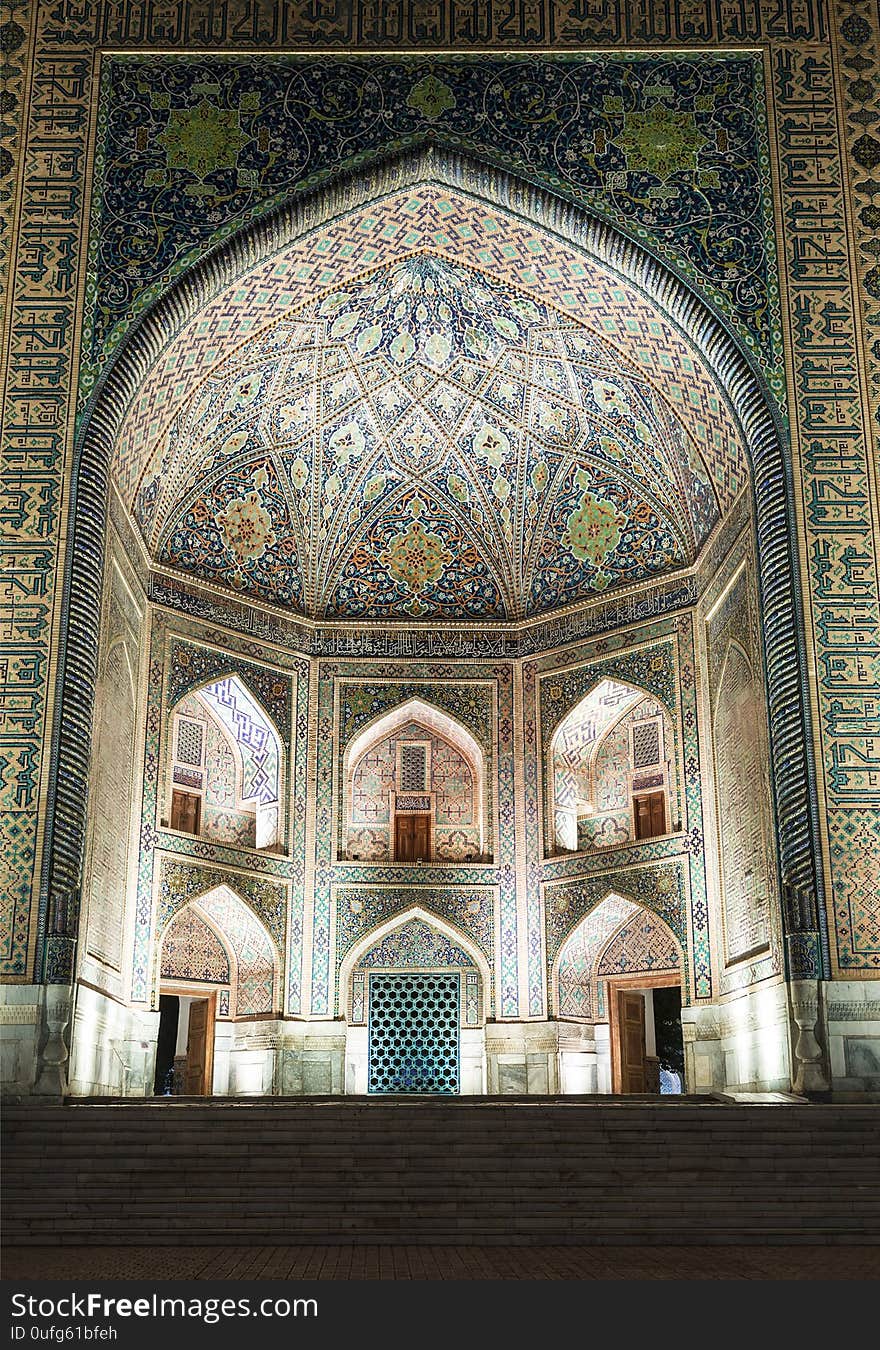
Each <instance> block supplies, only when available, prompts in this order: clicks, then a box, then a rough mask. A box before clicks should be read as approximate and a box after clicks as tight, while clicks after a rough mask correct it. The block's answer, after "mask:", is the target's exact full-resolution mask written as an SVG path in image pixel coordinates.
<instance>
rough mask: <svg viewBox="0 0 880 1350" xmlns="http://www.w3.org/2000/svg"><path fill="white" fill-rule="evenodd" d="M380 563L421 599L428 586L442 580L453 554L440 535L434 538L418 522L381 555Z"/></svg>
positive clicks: (394, 540)
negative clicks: (420, 596)
mask: <svg viewBox="0 0 880 1350" xmlns="http://www.w3.org/2000/svg"><path fill="white" fill-rule="evenodd" d="M379 561H380V562H381V563H382V565H383V566H384V567H387V568H388V571H389V572H390V573H391V575H392V577H394V580H395V581H402V582H403V584H404V585H405V586H406V587H407V588H408V589H409V590H410V591H412V592H413V594H414V595H420V594H421V592H422V591H423V590H424V589H425V587H426V586H429V585H430V584H431V582H433V581H437V580H438V579H439V578H440V577H442V575H443V572H444V570H445V568H446V567H448V566H449V564H450V563H451V562H452V554H451V553H450V552H449V549H448V548H447V547H446V545H445V544H444V543H443V540H442V539H441V538H440V536H439V535H437V534H431V533H430V532H429V531H428V530H426V529H425V527H424V525H423V524H422V523H421V521H419V520H414V521H413V522H412V524H411V525H410V527H409V529H408V530H407V531H406V533H405V534H397V535H395V536H394V538H393V539H392V540H391V543H390V544H389V546H388V548H387V549H385V550H384V551H383V552H382V553H380V554H379Z"/></svg>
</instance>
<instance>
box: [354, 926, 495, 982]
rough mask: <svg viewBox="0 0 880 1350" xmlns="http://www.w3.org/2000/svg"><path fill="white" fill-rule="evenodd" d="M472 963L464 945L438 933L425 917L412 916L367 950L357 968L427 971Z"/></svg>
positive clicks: (469, 966) (465, 965)
mask: <svg viewBox="0 0 880 1350" xmlns="http://www.w3.org/2000/svg"><path fill="white" fill-rule="evenodd" d="M473 964H474V963H473V961H472V960H471V958H470V957H469V956H468V954H467V952H466V951H465V950H464V948H463V947H458V946H456V944H455V943H454V942H451V941H450V940H449V938H448V937H446V935H445V934H443V933H438V932H437V930H436V929H434V928H431V927H430V925H429V924H426V923H425V921H424V919H410V920H409V922H408V923H405V924H403V926H402V927H400V928H395V929H394V930H393V932H391V933H389V934H388V935H387V936H386V937H384V938H382V940H381V942H378V943H377V944H376V946H375V947H371V948H370V949H369V951H367V952H365V953H364V955H363V956H362V957H361V959H360V961H358V963H357V969H358V970H371V969H375V970H382V969H385V970H406V969H407V968H408V967H410V966H412V967H415V968H417V969H424V970H430V969H432V968H433V967H434V966H455V967H457V968H462V969H464V968H471V967H472V966H473Z"/></svg>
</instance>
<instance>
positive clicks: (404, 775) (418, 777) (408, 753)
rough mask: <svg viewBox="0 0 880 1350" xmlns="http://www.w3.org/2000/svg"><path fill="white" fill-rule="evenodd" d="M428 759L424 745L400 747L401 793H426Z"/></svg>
mask: <svg viewBox="0 0 880 1350" xmlns="http://www.w3.org/2000/svg"><path fill="white" fill-rule="evenodd" d="M427 770H428V757H427V755H426V753H425V747H424V746H423V745H402V746H401V747H400V789H399V790H400V791H401V792H426V791H427V788H428V785H427V783H426V781H425V779H426V778H427V776H428V774H427Z"/></svg>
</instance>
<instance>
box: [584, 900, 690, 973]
mask: <svg viewBox="0 0 880 1350" xmlns="http://www.w3.org/2000/svg"><path fill="white" fill-rule="evenodd" d="M680 965H681V956H680V953H679V950H678V946H677V945H676V942H675V938H674V937H673V936H672V934H671V933H670V931H669V929H668V928H667V927H666V925H665V923H662V922H661V921H660V919H658V918H657V916H656V915H655V914H646V913H645V912H644V910H640V911H639V912H638V913H637V914H634V915H633V917H632V918H631V919H630V920H629V921H628V922H627V923H626V925H625V926H624V927H623V928H622V929H621V930H620V932H619V933H618V934H617V935H616V936H615V937H614V938H612V940H611V941H610V942H609V943H608V946H607V947H606V948H605V950H604V952H603V953H602V955H601V957H600V958H599V965H598V969H597V974H598V975H600V976H604V975H635V974H641V973H642V972H643V971H647V972H649V973H651V974H653V973H654V972H655V971H661V970H662V971H668V970H678V969H679V967H680Z"/></svg>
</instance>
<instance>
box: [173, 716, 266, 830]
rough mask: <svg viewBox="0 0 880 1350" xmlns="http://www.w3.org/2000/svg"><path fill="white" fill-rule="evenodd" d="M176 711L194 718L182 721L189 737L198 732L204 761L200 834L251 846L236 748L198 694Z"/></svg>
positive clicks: (250, 821)
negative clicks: (241, 800) (240, 804)
mask: <svg viewBox="0 0 880 1350" xmlns="http://www.w3.org/2000/svg"><path fill="white" fill-rule="evenodd" d="M175 711H176V712H177V713H179V714H182V715H185V716H187V717H191V718H192V719H193V721H192V722H186V723H184V724H183V725H184V726H185V727H186V728H187V739H188V740H189V739H190V737H191V730H192V729H194V730H198V731H200V733H201V734H200V740H199V751H200V754H199V761H198V762H199V763H203V764H204V772H205V778H204V788H205V790H204V797H203V800H202V821H201V831H200V834H201V835H203V836H205V837H206V838H208V839H211V840H213V841H214V842H216V843H221V844H230V845H232V846H233V847H234V848H253V847H254V846H255V844H256V822H255V819H254V815H253V813H252V812H248V811H241V810H239V809H238V805H237V803H238V800H239V798H240V796H241V790H240V789H241V781H240V780H241V774H240V773H239V771H238V767H237V761H236V756H235V752H234V751H233V749H232V746H231V744H230V743H229V740H228V738H227V736H226V734H225V733H224V731H222V730H221V729H220V728H219V727H218V726H217V725H216V723H215V722H214V721H212V720H210V719H207V718H206V717H205V710H204V707H203V706H202V705H201V702H200V695H198V694H190V695H189V696H188V697H187V698H185V699H184V700H183V702H181V703H178V705H177V708H176V709H175ZM202 738H203V742H204V753H203V754H202V751H201V746H202ZM181 740H182V738H181V736H180V735H179V734H178V742H177V756H178V759H179V758H180V755H181V749H182V748H183V747H182V745H181Z"/></svg>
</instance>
